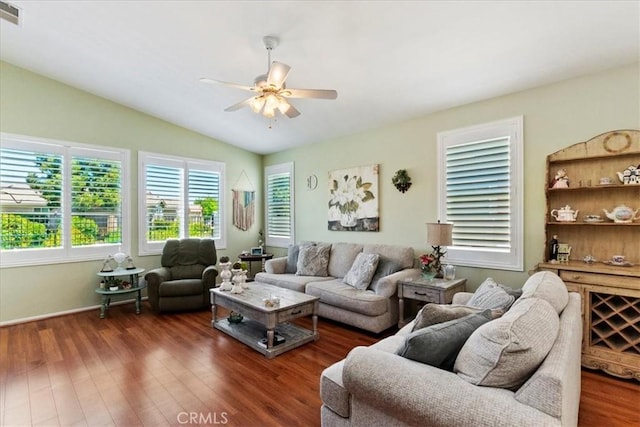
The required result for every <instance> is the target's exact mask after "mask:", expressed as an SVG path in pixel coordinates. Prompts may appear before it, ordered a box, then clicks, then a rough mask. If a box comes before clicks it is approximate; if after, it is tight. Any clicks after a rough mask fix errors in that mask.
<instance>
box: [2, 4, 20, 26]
mask: <svg viewBox="0 0 640 427" xmlns="http://www.w3.org/2000/svg"><path fill="white" fill-rule="evenodd" d="M0 18H2V19H4V20H5V21H9V22H11V23H12V24H16V25H20V9H18V8H17V7H15V6H13V5H11V4H9V3H6V2H3V1H0Z"/></svg>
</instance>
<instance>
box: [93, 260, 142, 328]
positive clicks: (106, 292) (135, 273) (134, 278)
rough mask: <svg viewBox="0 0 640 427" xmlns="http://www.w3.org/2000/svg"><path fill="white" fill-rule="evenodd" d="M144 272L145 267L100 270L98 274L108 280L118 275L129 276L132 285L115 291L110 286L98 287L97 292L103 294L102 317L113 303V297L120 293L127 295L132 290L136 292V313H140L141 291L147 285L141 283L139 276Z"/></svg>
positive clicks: (102, 317)
mask: <svg viewBox="0 0 640 427" xmlns="http://www.w3.org/2000/svg"><path fill="white" fill-rule="evenodd" d="M142 273H144V268H135V269H131V270H126V269H124V268H117V269H115V270H113V271H100V272H98V273H97V274H98V276H100V277H104V278H106V279H107V280H109V279H114V278H115V277H117V276H129V279H130V283H131V287H130V288H127V289H117V290H115V291H112V290H110V289H109V288H105V289H102V288H97V289H96V293H97V294H100V295H101V296H102V303H101V304H100V318H101V319H104V316H105V314H106V311H107V310H108V309H109V306H110V305H111V297H114V296H118V295H126V294H130V293H132V292H136V314H140V310H142V294H141V291H142V290H143V289H144V288H146V287H147V284H146V283H142V284H141V283H140V281H139V279H138V277H139V275H140V274H142Z"/></svg>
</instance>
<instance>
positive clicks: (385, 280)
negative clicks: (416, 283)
mask: <svg viewBox="0 0 640 427" xmlns="http://www.w3.org/2000/svg"><path fill="white" fill-rule="evenodd" d="M418 276H420V269H418V268H407V269H405V270H400V271H396V272H395V273H393V274H390V275H388V276H385V277H382V278H380V279H379V280H378V283H376V284H375V285H373V286H371V289H372V290H373V292H375V293H376V295H380V296H383V297H385V298H391V297H392V296H394V295H396V294H397V293H398V280H408V279H415V278H417V277H418Z"/></svg>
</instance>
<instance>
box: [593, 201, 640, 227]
mask: <svg viewBox="0 0 640 427" xmlns="http://www.w3.org/2000/svg"><path fill="white" fill-rule="evenodd" d="M602 210H603V211H604V213H605V215H607V218H609V219H611V220H613V221H614V222H620V223H628V222H633V221H634V220H636V219H640V217H639V216H638V211H640V209H636V210H635V211H634V210H633V209H631V208H630V207H628V206H625V205H620V206H616V207H615V208H614V209H613V212H609V211H608V210H606V209H602Z"/></svg>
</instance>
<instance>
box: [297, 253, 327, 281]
mask: <svg viewBox="0 0 640 427" xmlns="http://www.w3.org/2000/svg"><path fill="white" fill-rule="evenodd" d="M330 250H331V245H314V246H311V245H304V246H300V253H299V254H298V264H297V265H296V276H319V277H327V275H328V273H327V267H328V266H329V251H330Z"/></svg>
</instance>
